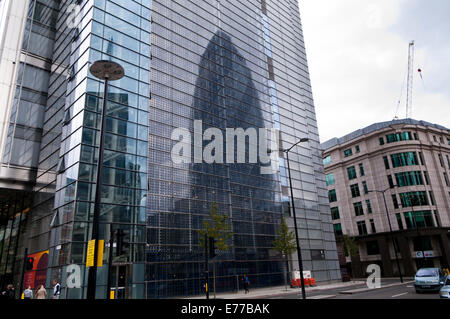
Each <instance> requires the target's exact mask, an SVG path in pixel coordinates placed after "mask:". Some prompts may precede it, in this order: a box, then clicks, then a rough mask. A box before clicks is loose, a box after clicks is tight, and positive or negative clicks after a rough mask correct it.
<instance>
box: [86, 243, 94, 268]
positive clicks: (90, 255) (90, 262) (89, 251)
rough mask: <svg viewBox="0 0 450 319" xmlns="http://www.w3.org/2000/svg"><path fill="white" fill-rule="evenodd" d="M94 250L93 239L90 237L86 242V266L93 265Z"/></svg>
mask: <svg viewBox="0 0 450 319" xmlns="http://www.w3.org/2000/svg"><path fill="white" fill-rule="evenodd" d="M94 250H95V239H92V240H90V241H89V243H88V249H87V256H86V267H93V266H94Z"/></svg>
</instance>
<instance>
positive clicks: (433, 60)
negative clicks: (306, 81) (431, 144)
mask: <svg viewBox="0 0 450 319" xmlns="http://www.w3.org/2000/svg"><path fill="white" fill-rule="evenodd" d="M299 7H300V14H301V18H302V25H303V33H304V34H303V35H304V38H305V45H306V52H307V58H308V65H309V73H310V76H311V84H312V92H313V96H314V104H315V108H316V116H317V122H318V128H319V135H320V140H321V142H322V143H323V142H325V141H327V140H329V139H331V138H333V137H342V136H344V135H346V134H348V133H351V132H353V131H355V130H358V129H361V128H364V127H366V126H369V125H371V124H373V123H377V122H384V121H390V120H393V119H394V117H395V116H397V117H398V118H400V119H403V118H405V117H406V92H407V85H406V83H407V81H406V78H407V71H408V48H409V43H410V42H411V41H412V40H414V41H415V54H414V84H413V100H412V115H410V116H409V118H413V119H416V120H424V121H427V122H431V123H435V124H440V125H443V126H445V127H447V128H450V19H449V17H450V16H449V15H450V1H449V0H426V1H424V0H299ZM419 68H420V69H421V70H422V78H421V77H420V74H419V72H418V69H419ZM399 101H400V104H399Z"/></svg>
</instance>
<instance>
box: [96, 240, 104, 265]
mask: <svg viewBox="0 0 450 319" xmlns="http://www.w3.org/2000/svg"><path fill="white" fill-rule="evenodd" d="M104 247H105V241H104V240H103V239H101V240H99V241H98V254H97V267H102V266H103V249H104Z"/></svg>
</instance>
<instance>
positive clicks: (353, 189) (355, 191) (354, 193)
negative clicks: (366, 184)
mask: <svg viewBox="0 0 450 319" xmlns="http://www.w3.org/2000/svg"><path fill="white" fill-rule="evenodd" d="M350 191H351V193H352V197H353V198H355V197H359V196H361V194H360V192H359V186H358V184H353V185H350Z"/></svg>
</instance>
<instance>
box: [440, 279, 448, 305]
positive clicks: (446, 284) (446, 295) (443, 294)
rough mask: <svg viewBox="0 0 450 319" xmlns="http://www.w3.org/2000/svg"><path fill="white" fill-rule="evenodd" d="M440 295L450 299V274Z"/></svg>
mask: <svg viewBox="0 0 450 319" xmlns="http://www.w3.org/2000/svg"><path fill="white" fill-rule="evenodd" d="M439 296H440V297H441V298H447V299H450V275H449V276H447V279H446V280H445V282H444V286H442V288H441V291H439Z"/></svg>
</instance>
